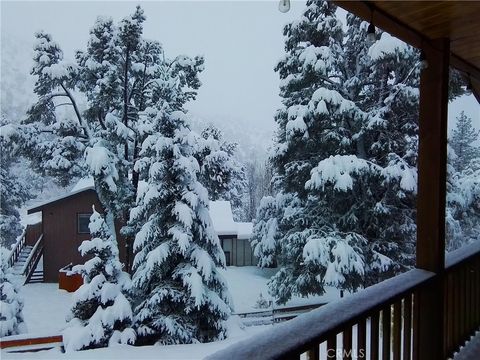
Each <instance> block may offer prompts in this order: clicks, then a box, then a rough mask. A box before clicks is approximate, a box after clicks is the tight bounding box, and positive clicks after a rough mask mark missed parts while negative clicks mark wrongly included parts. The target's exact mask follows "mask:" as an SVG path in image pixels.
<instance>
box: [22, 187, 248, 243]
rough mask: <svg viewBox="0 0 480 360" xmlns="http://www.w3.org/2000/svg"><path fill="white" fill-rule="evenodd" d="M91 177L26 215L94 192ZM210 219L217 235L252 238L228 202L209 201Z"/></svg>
mask: <svg viewBox="0 0 480 360" xmlns="http://www.w3.org/2000/svg"><path fill="white" fill-rule="evenodd" d="M138 186H139V189H143V188H145V187H146V186H147V184H146V182H144V181H140V182H139V184H138ZM94 189H95V186H94V182H93V177H87V178H83V179H80V180H79V181H78V182H77V183H76V184H75V186H74V187H73V188H72V190H71V191H70V192H69V193H66V194H64V195H62V196H59V197H57V198H54V199H52V200H48V201H45V202H43V203H41V204H38V205H35V206H34V207H32V208H30V209H28V213H29V214H31V213H32V212H37V211H40V210H41V208H42V207H43V206H45V205H47V204H50V203H53V202H56V201H59V200H63V199H65V198H68V197H70V196H72V195H75V194H78V193H81V192H83V191H86V190H94ZM209 212H210V217H211V219H212V223H213V228H214V229H215V232H216V233H217V235H236V236H237V238H238V239H247V240H248V239H250V237H251V236H252V230H253V224H252V223H249V222H235V221H234V220H233V213H232V206H231V205H230V201H223V200H218V201H210V205H209Z"/></svg>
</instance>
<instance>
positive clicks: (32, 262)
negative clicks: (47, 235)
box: [22, 234, 43, 284]
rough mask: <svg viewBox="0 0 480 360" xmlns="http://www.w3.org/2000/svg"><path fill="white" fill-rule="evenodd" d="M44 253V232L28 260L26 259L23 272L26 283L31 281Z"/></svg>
mask: <svg viewBox="0 0 480 360" xmlns="http://www.w3.org/2000/svg"><path fill="white" fill-rule="evenodd" d="M42 255H43V234H41V235H40V237H39V238H38V240H37V242H36V243H35V246H34V247H33V249H32V251H31V252H30V255H29V256H28V258H27V260H26V261H25V265H24V267H23V271H22V274H23V275H25V284H27V283H28V282H29V281H30V278H31V277H32V275H33V272H34V271H35V269H36V267H37V265H38V262H39V261H40V258H41V257H42Z"/></svg>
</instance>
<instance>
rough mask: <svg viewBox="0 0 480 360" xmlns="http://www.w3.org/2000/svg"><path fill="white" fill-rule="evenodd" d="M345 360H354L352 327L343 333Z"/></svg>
mask: <svg viewBox="0 0 480 360" xmlns="http://www.w3.org/2000/svg"><path fill="white" fill-rule="evenodd" d="M343 359H344V360H352V327H351V326H348V327H347V328H346V329H345V330H344V331H343Z"/></svg>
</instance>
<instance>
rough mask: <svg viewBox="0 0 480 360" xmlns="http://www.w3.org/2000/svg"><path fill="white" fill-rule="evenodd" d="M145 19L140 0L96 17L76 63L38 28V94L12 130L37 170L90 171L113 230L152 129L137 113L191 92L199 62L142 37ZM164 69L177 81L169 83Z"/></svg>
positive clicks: (63, 179) (128, 203)
mask: <svg viewBox="0 0 480 360" xmlns="http://www.w3.org/2000/svg"><path fill="white" fill-rule="evenodd" d="M144 21H145V16H144V13H143V10H142V9H141V8H140V7H137V8H136V10H135V12H134V13H133V14H132V15H130V16H127V17H126V18H124V19H123V20H121V21H120V22H119V23H118V24H115V23H114V22H113V21H112V20H111V19H110V18H101V17H100V18H98V19H97V21H96V22H95V24H94V26H93V28H92V29H91V30H90V39H89V42H88V45H87V49H86V50H85V51H79V52H77V54H76V62H75V63H71V62H68V61H66V60H65V59H64V58H63V53H62V51H61V49H60V46H59V45H58V44H57V43H56V42H54V41H53V39H52V37H51V36H50V35H49V34H46V33H44V32H40V33H37V34H36V43H35V48H34V50H35V52H34V66H33V70H32V75H34V76H35V77H36V84H35V89H34V90H35V94H36V95H37V97H38V99H37V101H36V103H35V104H34V105H33V106H32V107H31V109H30V110H29V112H28V117H27V119H25V120H24V121H23V123H22V125H20V126H19V127H18V129H17V131H16V134H15V138H16V140H17V143H18V145H19V147H20V148H21V150H22V153H23V154H24V155H25V156H27V157H29V158H30V159H31V160H32V162H33V166H34V167H35V169H36V170H38V171H39V172H42V173H44V174H48V175H52V176H54V177H55V178H56V179H57V181H58V182H59V183H61V184H67V183H68V182H70V181H71V179H72V178H77V177H85V176H87V175H88V174H90V175H92V176H93V177H94V180H95V188H96V191H97V194H98V195H99V198H100V202H101V204H102V207H103V208H104V209H105V212H106V221H107V224H108V226H110V227H112V229H111V232H112V234H114V233H115V231H114V223H117V224H125V223H126V222H127V220H128V219H127V217H128V212H129V209H130V208H131V207H132V206H133V205H134V202H135V198H136V191H137V188H138V178H139V177H138V173H137V172H136V171H135V169H134V163H135V160H136V158H137V157H138V153H139V151H140V149H141V146H142V142H143V140H144V139H145V136H146V133H148V132H149V130H150V129H148V128H147V124H146V123H145V116H144V115H143V114H144V113H145V111H146V109H147V108H148V107H150V106H152V105H154V104H156V103H158V102H159V101H160V100H161V99H167V100H168V101H170V102H171V103H172V104H175V105H176V106H177V107H181V106H182V105H183V104H185V102H187V101H189V100H191V99H194V98H195V96H196V89H198V87H199V86H200V82H199V80H198V72H200V71H201V70H202V69H203V58H201V57H195V58H194V59H191V58H188V57H186V56H184V55H181V56H177V57H176V58H174V59H169V58H167V57H166V56H165V53H164V50H163V48H162V47H161V45H160V43H158V42H157V41H151V40H145V39H144V38H143V37H142V32H143V23H144ZM170 72H173V73H175V74H177V75H178V76H177V78H176V80H177V81H178V82H177V83H175V84H174V83H168V81H169V80H170V78H169V77H168V76H167V77H165V74H167V73H170ZM174 90H175V91H174ZM173 93H174V94H175V95H174V96H175V97H174V98H173V97H172V94H173ZM83 98H84V99H86V103H85V105H84V107H85V110H84V111H82V107H81V106H80V100H79V99H83ZM62 109H66V110H65V111H63V112H62V111H61V110H62ZM129 243H130V241H129V239H127V246H128V244H129ZM127 253H130V252H129V251H128V249H127Z"/></svg>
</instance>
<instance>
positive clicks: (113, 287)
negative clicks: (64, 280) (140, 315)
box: [63, 209, 136, 351]
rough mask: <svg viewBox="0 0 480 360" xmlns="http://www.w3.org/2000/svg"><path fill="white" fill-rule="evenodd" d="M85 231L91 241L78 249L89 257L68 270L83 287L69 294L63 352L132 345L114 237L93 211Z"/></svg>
mask: <svg viewBox="0 0 480 360" xmlns="http://www.w3.org/2000/svg"><path fill="white" fill-rule="evenodd" d="M89 228H90V233H91V235H92V239H91V240H86V241H84V242H83V243H82V244H81V245H80V247H79V250H80V252H81V254H82V256H90V257H91V258H90V259H89V260H87V261H86V262H85V264H83V265H76V266H74V267H73V268H72V272H74V273H81V274H82V276H83V281H84V284H83V285H82V286H81V287H80V288H79V289H78V290H77V291H76V292H75V293H74V294H73V302H74V303H73V306H72V308H71V310H70V314H69V315H68V317H67V320H68V326H67V328H66V329H65V331H64V334H63V339H64V344H65V349H66V350H67V351H72V350H84V349H92V348H99V347H106V346H110V345H112V344H133V343H134V342H135V339H136V335H135V331H134V330H133V329H132V328H131V324H132V319H133V315H132V309H131V306H130V303H129V301H128V300H127V298H126V297H125V295H124V292H125V291H126V290H127V288H128V286H129V285H130V278H129V275H128V274H127V273H125V272H124V271H122V264H121V263H120V261H119V260H118V247H117V243H116V239H115V235H114V234H112V233H111V231H110V228H109V227H108V226H107V224H106V223H105V220H104V219H103V217H102V215H100V214H99V213H98V212H96V211H95V209H94V211H93V214H92V216H91V217H90V224H89Z"/></svg>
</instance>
